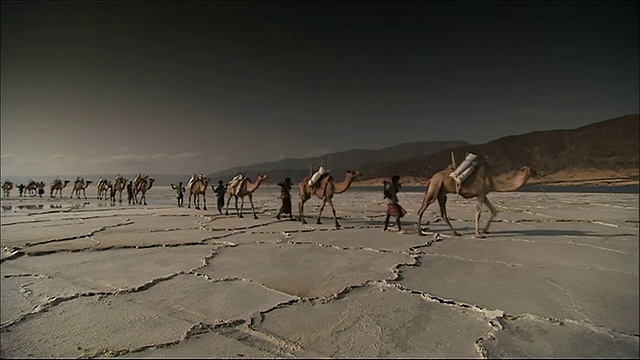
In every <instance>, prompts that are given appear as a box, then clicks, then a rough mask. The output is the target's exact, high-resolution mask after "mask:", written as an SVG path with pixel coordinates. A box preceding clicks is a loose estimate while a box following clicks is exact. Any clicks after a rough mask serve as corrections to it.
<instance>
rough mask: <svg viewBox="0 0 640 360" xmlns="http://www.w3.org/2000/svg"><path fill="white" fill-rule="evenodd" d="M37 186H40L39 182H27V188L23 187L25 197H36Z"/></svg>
mask: <svg viewBox="0 0 640 360" xmlns="http://www.w3.org/2000/svg"><path fill="white" fill-rule="evenodd" d="M38 185H40V183H39V182H35V181H34V180H29V182H28V183H27V186H25V187H24V191H25V195H26V194H29V195H30V196H36V195H37V194H38Z"/></svg>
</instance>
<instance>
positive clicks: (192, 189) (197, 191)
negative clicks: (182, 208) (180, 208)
mask: <svg viewBox="0 0 640 360" xmlns="http://www.w3.org/2000/svg"><path fill="white" fill-rule="evenodd" d="M210 180H211V179H210V178H209V177H208V176H207V177H203V176H202V175H195V174H194V175H193V176H192V177H191V180H189V184H188V187H189V205H188V206H187V207H188V208H191V197H193V206H195V208H196V209H198V210H200V195H202V201H203V203H204V210H207V186H209V181H210Z"/></svg>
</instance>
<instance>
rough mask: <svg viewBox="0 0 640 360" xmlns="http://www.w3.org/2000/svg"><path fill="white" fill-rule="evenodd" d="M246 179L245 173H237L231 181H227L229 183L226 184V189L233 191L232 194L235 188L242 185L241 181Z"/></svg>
mask: <svg viewBox="0 0 640 360" xmlns="http://www.w3.org/2000/svg"><path fill="white" fill-rule="evenodd" d="M246 177H247V175H246V174H245V173H238V174H236V175H235V176H234V177H233V179H231V181H229V183H227V188H228V189H233V190H234V192H236V191H235V189H236V187H237V186H239V185H240V184H241V183H242V180H244V179H245V178H246Z"/></svg>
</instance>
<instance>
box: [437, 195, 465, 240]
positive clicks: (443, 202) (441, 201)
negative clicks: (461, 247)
mask: <svg viewBox="0 0 640 360" xmlns="http://www.w3.org/2000/svg"><path fill="white" fill-rule="evenodd" d="M438 205H439V206H440V216H441V217H442V219H444V222H446V223H447V225H449V228H450V229H451V231H453V235H455V236H460V234H459V233H458V232H457V231H456V229H454V228H453V225H451V221H449V216H448V215H447V195H444V196H439V197H438Z"/></svg>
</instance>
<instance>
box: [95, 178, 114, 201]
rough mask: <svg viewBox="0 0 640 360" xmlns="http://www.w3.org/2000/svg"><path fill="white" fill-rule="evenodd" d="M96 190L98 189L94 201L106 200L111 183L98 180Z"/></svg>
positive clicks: (102, 179) (101, 179)
mask: <svg viewBox="0 0 640 360" xmlns="http://www.w3.org/2000/svg"><path fill="white" fill-rule="evenodd" d="M96 188H97V189H98V195H96V199H98V200H107V194H108V191H109V189H110V188H111V181H109V180H107V179H105V178H100V179H99V180H98V183H97V184H96Z"/></svg>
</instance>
